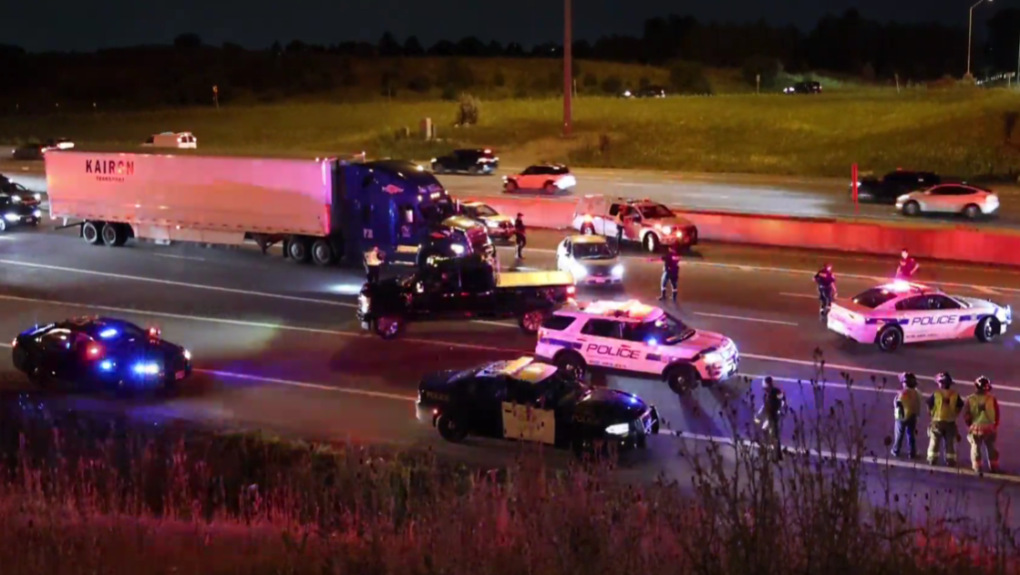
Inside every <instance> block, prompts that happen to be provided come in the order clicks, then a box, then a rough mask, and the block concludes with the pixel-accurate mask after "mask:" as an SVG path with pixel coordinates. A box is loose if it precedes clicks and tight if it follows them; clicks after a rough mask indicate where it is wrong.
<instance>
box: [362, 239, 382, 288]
mask: <svg viewBox="0 0 1020 575" xmlns="http://www.w3.org/2000/svg"><path fill="white" fill-rule="evenodd" d="M385 259H386V254H385V252H383V251H382V250H380V249H379V246H375V247H373V248H372V249H370V250H368V251H367V252H365V276H366V277H367V279H368V283H370V284H374V283H377V282H378V281H379V270H380V269H381V268H382V264H383V261H384V260H385Z"/></svg>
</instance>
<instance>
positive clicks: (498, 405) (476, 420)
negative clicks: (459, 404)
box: [460, 377, 507, 438]
mask: <svg viewBox="0 0 1020 575" xmlns="http://www.w3.org/2000/svg"><path fill="white" fill-rule="evenodd" d="M460 392H461V394H462V395H461V397H462V398H463V400H464V410H463V411H462V412H461V413H462V414H463V417H464V418H466V420H467V423H468V425H469V427H470V429H471V432H472V433H474V434H475V435H480V436H483V437H496V438H501V437H503V415H502V413H503V409H502V406H503V403H504V402H505V401H506V399H507V387H506V381H505V378H502V377H485V378H481V377H471V378H469V379H467V380H466V381H464V382H463V383H462V385H461V390H460Z"/></svg>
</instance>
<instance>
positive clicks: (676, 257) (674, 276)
mask: <svg viewBox="0 0 1020 575" xmlns="http://www.w3.org/2000/svg"><path fill="white" fill-rule="evenodd" d="M653 261H654V260H653ZM679 283H680V253H679V250H678V249H677V246H676V245H673V246H670V249H669V250H668V251H667V252H666V253H665V254H664V255H663V256H662V282H661V290H662V292H661V294H660V295H659V300H664V299H666V286H667V285H669V286H671V287H672V288H673V301H674V302H675V301H676V290H677V285H678V284H679Z"/></svg>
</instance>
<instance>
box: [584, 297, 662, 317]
mask: <svg viewBox="0 0 1020 575" xmlns="http://www.w3.org/2000/svg"><path fill="white" fill-rule="evenodd" d="M584 311H585V313H589V314H592V315H604V316H606V317H615V318H626V319H633V320H636V321H645V320H651V319H655V318H656V317H658V316H660V315H662V310H661V309H659V308H657V307H653V306H650V305H647V304H643V303H641V302H639V301H637V300H633V299H632V300H630V301H623V302H620V301H594V302H592V303H590V304H589V305H588V307H586V308H584Z"/></svg>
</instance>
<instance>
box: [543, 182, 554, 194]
mask: <svg viewBox="0 0 1020 575" xmlns="http://www.w3.org/2000/svg"><path fill="white" fill-rule="evenodd" d="M542 191H543V192H545V193H547V194H549V195H550V196H552V195H555V194H556V184H554V183H552V182H546V183H545V184H544V185H543V186H542Z"/></svg>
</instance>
